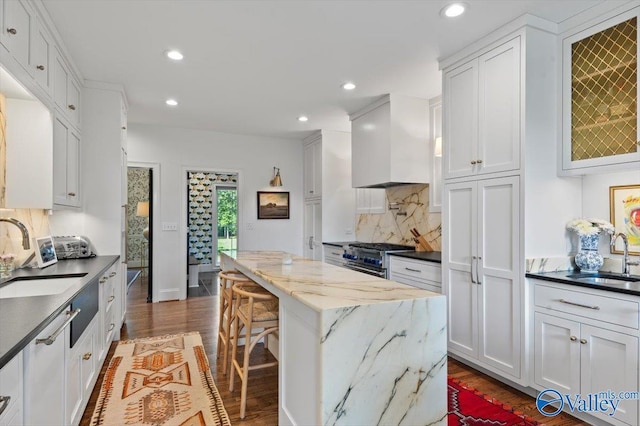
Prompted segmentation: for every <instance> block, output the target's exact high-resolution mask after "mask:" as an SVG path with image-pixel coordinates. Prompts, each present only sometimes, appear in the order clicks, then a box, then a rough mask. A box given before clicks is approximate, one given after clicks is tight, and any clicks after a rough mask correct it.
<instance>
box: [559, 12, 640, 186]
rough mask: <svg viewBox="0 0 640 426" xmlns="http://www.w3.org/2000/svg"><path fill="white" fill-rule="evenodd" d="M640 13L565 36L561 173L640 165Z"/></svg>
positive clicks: (636, 166) (632, 13)
mask: <svg viewBox="0 0 640 426" xmlns="http://www.w3.org/2000/svg"><path fill="white" fill-rule="evenodd" d="M639 13H640V8H638V7H636V8H634V9H632V10H630V11H628V12H626V13H622V14H619V15H617V16H615V17H614V18H611V19H607V20H605V21H603V22H600V23H598V24H597V25H593V26H591V27H589V28H586V29H583V30H582V31H580V32H577V33H571V34H564V36H563V41H562V149H561V161H560V164H559V174H561V175H574V174H589V173H599V172H611V171H616V170H626V169H635V170H637V169H638V168H640V141H639V139H640V134H639V133H638V129H639V127H640V125H639V121H638V114H637V104H638V14H639Z"/></svg>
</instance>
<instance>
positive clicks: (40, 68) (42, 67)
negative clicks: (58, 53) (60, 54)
mask: <svg viewBox="0 0 640 426" xmlns="http://www.w3.org/2000/svg"><path fill="white" fill-rule="evenodd" d="M36 68H37V69H39V70H40V71H44V65H38V66H37V67H36Z"/></svg>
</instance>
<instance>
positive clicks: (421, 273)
mask: <svg viewBox="0 0 640 426" xmlns="http://www.w3.org/2000/svg"><path fill="white" fill-rule="evenodd" d="M389 264H390V269H391V274H392V275H396V274H401V275H404V276H407V277H411V278H413V279H418V280H428V281H434V282H436V283H442V268H441V267H440V265H439V264H437V263H433V262H427V261H420V260H413V259H406V258H399V257H397V256H391V259H390V262H389Z"/></svg>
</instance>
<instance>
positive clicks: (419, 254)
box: [389, 251, 442, 263]
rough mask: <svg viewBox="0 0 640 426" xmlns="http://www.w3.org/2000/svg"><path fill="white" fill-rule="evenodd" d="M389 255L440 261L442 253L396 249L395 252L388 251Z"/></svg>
mask: <svg viewBox="0 0 640 426" xmlns="http://www.w3.org/2000/svg"><path fill="white" fill-rule="evenodd" d="M389 255H390V256H399V257H408V258H410V259H418V260H426V261H427V262H435V263H442V253H441V252H439V251H398V252H395V253H389Z"/></svg>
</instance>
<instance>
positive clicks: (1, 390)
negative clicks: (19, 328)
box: [0, 352, 24, 426]
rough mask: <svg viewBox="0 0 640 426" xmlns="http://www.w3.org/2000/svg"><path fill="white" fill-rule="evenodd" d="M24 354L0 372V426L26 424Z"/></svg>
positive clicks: (17, 356)
mask: <svg viewBox="0 0 640 426" xmlns="http://www.w3.org/2000/svg"><path fill="white" fill-rule="evenodd" d="M22 394H23V378H22V352H20V353H18V354H17V355H16V356H15V357H13V359H12V360H11V361H9V362H8V363H7V364H6V365H5V366H4V367H2V369H1V370H0V426H20V425H23V424H24V413H23V408H22V405H23V399H22V398H23V397H22Z"/></svg>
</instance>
